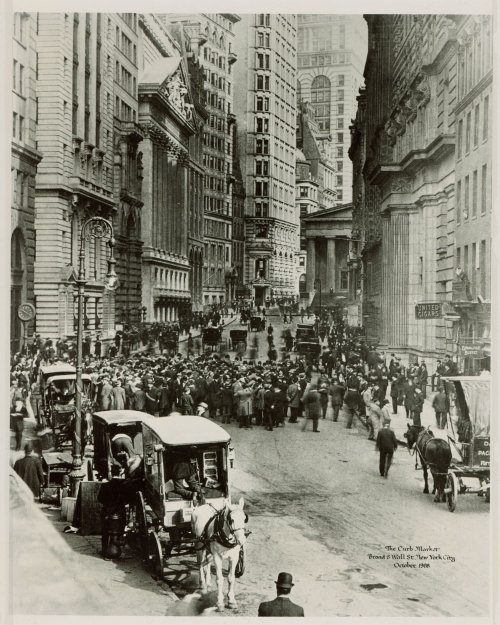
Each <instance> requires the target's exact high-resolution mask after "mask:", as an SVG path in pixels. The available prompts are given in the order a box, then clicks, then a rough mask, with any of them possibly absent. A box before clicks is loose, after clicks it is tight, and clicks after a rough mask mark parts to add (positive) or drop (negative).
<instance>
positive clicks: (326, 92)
mask: <svg viewBox="0 0 500 625" xmlns="http://www.w3.org/2000/svg"><path fill="white" fill-rule="evenodd" d="M331 92H332V88H331V84H330V80H329V79H328V77H327V76H316V78H315V79H314V80H313V82H312V85H311V102H312V105H313V108H314V112H315V113H316V121H317V122H318V126H319V129H320V130H330V100H331Z"/></svg>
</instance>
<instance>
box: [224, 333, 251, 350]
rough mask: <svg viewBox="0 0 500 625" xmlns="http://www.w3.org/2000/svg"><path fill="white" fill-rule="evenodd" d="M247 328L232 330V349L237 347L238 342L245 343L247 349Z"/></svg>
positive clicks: (230, 335) (230, 336)
mask: <svg viewBox="0 0 500 625" xmlns="http://www.w3.org/2000/svg"><path fill="white" fill-rule="evenodd" d="M247 336H248V331H247V330H230V331H229V340H230V342H231V349H236V346H237V345H238V343H245V349H246V347H247Z"/></svg>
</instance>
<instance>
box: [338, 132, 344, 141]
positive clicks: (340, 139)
mask: <svg viewBox="0 0 500 625" xmlns="http://www.w3.org/2000/svg"><path fill="white" fill-rule="evenodd" d="M337 143H344V133H343V132H337Z"/></svg>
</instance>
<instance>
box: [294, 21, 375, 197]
mask: <svg viewBox="0 0 500 625" xmlns="http://www.w3.org/2000/svg"><path fill="white" fill-rule="evenodd" d="M297 21H298V26H297V28H298V30H297V52H298V54H297V56H298V61H297V62H298V65H297V78H298V83H299V89H300V93H301V98H302V100H303V101H307V102H309V103H310V105H311V106H312V107H313V109H314V111H315V114H316V120H317V123H318V127H319V134H320V137H322V138H323V140H324V141H325V146H324V149H325V150H326V151H327V153H328V156H329V157H330V159H331V161H332V162H333V163H335V169H336V172H337V173H336V177H335V190H336V192H337V194H336V198H335V202H336V203H338V204H343V203H346V202H350V201H351V199H352V197H351V195H352V166H351V162H350V160H349V159H348V155H347V151H348V149H349V131H348V126H349V124H350V121H351V119H352V118H354V116H355V111H356V95H357V93H358V88H359V87H360V85H361V84H362V83H363V66H364V62H365V58H366V52H367V28H366V23H365V21H364V20H363V17H362V16H361V15H335V14H317V15H315V14H303V15H298V16H297Z"/></svg>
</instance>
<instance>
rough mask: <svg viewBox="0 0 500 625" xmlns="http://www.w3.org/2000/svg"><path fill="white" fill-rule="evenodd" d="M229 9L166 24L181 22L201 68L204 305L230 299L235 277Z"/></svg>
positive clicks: (169, 17)
mask: <svg viewBox="0 0 500 625" xmlns="http://www.w3.org/2000/svg"><path fill="white" fill-rule="evenodd" d="M239 19H240V18H239V16H238V15H234V14H231V13H224V14H221V13H210V14H172V13H170V14H166V15H163V16H162V20H163V21H164V23H166V24H183V25H184V27H185V29H186V32H187V33H188V35H189V37H190V38H191V49H192V51H193V54H194V55H195V57H196V58H197V59H198V60H199V62H200V64H201V65H202V66H203V68H204V71H205V85H204V86H205V91H206V111H207V120H206V123H205V127H204V135H203V136H204V145H203V167H204V169H205V189H204V211H205V222H204V248H205V251H204V255H203V261H204V266H203V301H204V305H206V306H208V305H212V304H220V303H222V302H224V301H226V300H232V299H233V298H234V290H235V284H234V278H233V246H232V243H231V241H232V236H233V217H232V194H233V185H234V177H233V171H232V167H233V155H232V149H233V133H234V123H235V121H236V117H235V115H234V110H233V97H234V77H233V76H234V71H233V64H234V63H235V62H236V60H237V56H236V54H235V52H234V25H235V24H236V23H237V22H238V21H239Z"/></svg>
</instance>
